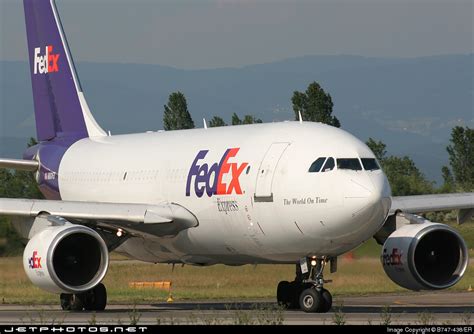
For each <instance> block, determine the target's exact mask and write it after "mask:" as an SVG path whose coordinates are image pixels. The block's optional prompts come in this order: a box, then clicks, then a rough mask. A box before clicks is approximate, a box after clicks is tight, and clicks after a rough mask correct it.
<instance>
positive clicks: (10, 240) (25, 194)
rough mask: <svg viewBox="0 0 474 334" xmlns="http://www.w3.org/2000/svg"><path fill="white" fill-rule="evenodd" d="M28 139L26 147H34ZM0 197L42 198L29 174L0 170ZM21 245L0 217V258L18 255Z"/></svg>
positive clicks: (9, 226)
mask: <svg viewBox="0 0 474 334" xmlns="http://www.w3.org/2000/svg"><path fill="white" fill-rule="evenodd" d="M36 144H37V142H36V140H35V139H34V138H30V140H29V142H28V147H31V146H34V145H36ZM0 197H3V198H33V199H42V198H44V197H43V195H42V194H41V192H40V191H39V189H38V185H37V183H36V180H35V178H34V174H33V173H31V172H22V171H14V170H8V169H0ZM22 249H23V244H22V242H21V238H20V236H19V235H18V233H17V232H16V231H15V230H14V229H13V227H12V225H11V223H10V220H9V219H8V218H6V217H0V256H2V255H19V254H21V252H22Z"/></svg>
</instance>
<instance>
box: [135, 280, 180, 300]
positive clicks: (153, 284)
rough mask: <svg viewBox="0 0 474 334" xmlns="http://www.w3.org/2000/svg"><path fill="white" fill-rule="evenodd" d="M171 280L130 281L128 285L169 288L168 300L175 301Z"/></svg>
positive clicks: (136, 287) (138, 287) (140, 287)
mask: <svg viewBox="0 0 474 334" xmlns="http://www.w3.org/2000/svg"><path fill="white" fill-rule="evenodd" d="M171 285H172V284H171V281H157V282H129V283H128V286H129V287H130V288H132V289H144V288H145V289H146V288H148V289H160V290H168V298H167V299H166V302H168V303H172V302H173V301H174V299H173V295H172V294H171Z"/></svg>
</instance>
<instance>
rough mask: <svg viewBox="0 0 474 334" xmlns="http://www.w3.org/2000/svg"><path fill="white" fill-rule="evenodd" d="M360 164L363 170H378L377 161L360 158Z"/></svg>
mask: <svg viewBox="0 0 474 334" xmlns="http://www.w3.org/2000/svg"><path fill="white" fill-rule="evenodd" d="M360 160H362V164H363V165H364V169H365V170H370V171H372V170H379V169H380V167H379V164H378V163H377V160H375V159H373V158H362V159H360Z"/></svg>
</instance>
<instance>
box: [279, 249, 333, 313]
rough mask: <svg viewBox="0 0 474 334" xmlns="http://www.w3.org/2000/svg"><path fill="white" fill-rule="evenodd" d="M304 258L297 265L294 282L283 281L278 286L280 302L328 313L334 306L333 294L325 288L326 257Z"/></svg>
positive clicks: (285, 305)
mask: <svg viewBox="0 0 474 334" xmlns="http://www.w3.org/2000/svg"><path fill="white" fill-rule="evenodd" d="M307 260H308V259H306V258H305V259H302V260H301V261H300V264H297V265H296V278H295V280H294V281H293V282H287V281H282V282H280V283H279V284H278V287H277V301H278V304H280V305H282V306H284V307H286V308H289V309H298V308H300V309H301V310H303V311H305V312H318V313H326V312H328V311H329V310H330V309H331V307H332V296H331V293H329V291H328V290H326V289H324V283H327V282H328V281H325V280H324V278H323V271H324V267H325V264H326V258H312V259H310V269H309V270H308V264H307Z"/></svg>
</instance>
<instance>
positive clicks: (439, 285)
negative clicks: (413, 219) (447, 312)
mask: <svg viewBox="0 0 474 334" xmlns="http://www.w3.org/2000/svg"><path fill="white" fill-rule="evenodd" d="M381 261H382V265H383V268H384V270H385V272H386V273H387V275H388V277H390V279H391V280H392V281H394V282H395V283H397V284H398V285H400V286H402V287H404V288H407V289H411V290H437V289H446V288H449V287H451V286H453V285H454V284H456V283H457V282H459V280H460V279H461V278H462V276H463V275H464V272H465V271H466V268H467V265H468V262H469V257H468V250H467V247H466V243H465V242H464V240H463V238H462V237H461V235H460V234H459V233H458V232H457V231H456V230H454V229H453V228H451V227H449V226H447V225H443V224H438V223H423V224H411V225H405V226H402V227H401V228H399V229H397V230H396V231H395V232H393V233H392V234H391V235H390V236H389V237H388V238H387V240H386V241H385V243H384V245H383V251H382V256H381Z"/></svg>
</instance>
